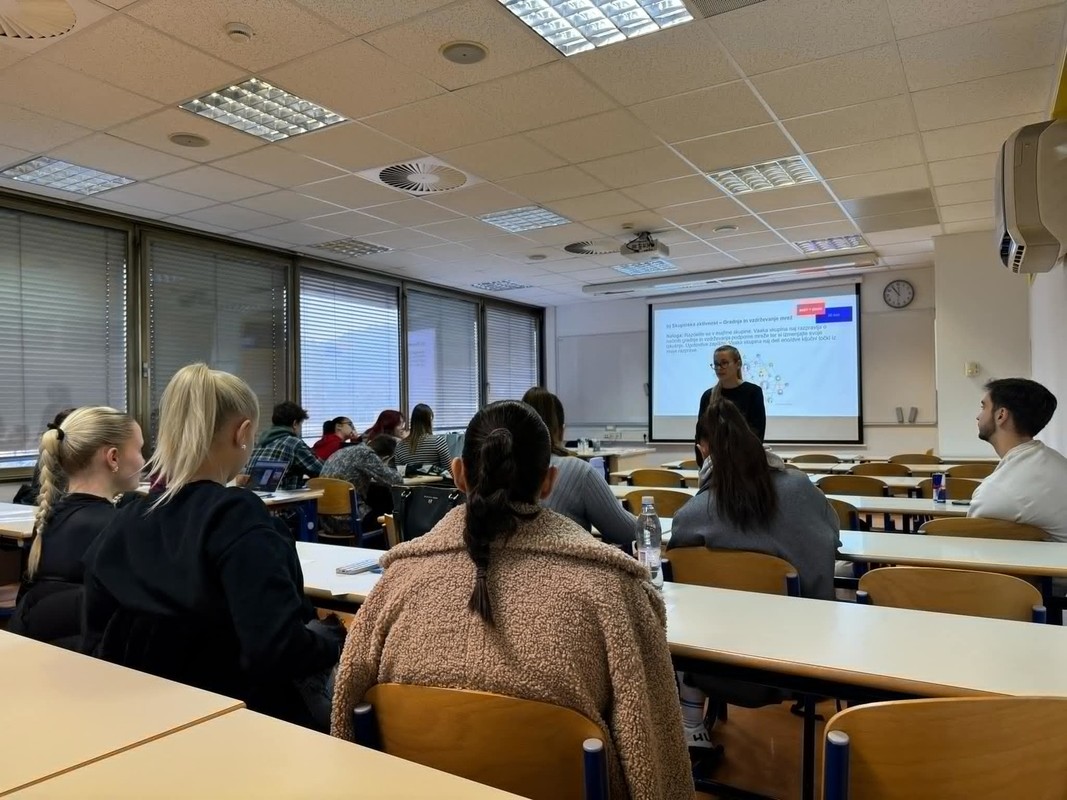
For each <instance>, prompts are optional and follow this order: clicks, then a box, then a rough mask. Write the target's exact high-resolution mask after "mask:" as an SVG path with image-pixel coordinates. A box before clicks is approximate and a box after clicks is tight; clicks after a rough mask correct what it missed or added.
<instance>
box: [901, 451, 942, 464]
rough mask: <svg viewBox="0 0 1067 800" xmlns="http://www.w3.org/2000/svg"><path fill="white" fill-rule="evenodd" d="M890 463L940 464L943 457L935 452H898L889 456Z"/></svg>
mask: <svg viewBox="0 0 1067 800" xmlns="http://www.w3.org/2000/svg"><path fill="white" fill-rule="evenodd" d="M889 463H890V464H940V463H941V458H940V457H939V456H935V455H934V454H933V453H898V454H897V455H895V456H890V457H889Z"/></svg>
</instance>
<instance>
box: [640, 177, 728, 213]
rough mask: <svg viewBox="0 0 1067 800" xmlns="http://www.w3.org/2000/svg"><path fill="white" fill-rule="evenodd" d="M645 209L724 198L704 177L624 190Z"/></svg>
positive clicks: (648, 184)
mask: <svg viewBox="0 0 1067 800" xmlns="http://www.w3.org/2000/svg"><path fill="white" fill-rule="evenodd" d="M622 192H623V194H625V195H628V196H630V197H632V198H633V199H634V200H636V201H637V202H638V203H640V204H641V205H643V206H644V207H645V208H660V207H661V206H670V205H675V204H677V203H692V202H695V201H697V200H707V199H709V198H712V197H722V196H723V193H722V192H721V191H719V190H718V189H717V188H716V186H715V184H713V183H712V182H711V181H709V180H708V179H707V178H705V177H704V176H703V175H690V176H689V177H687V178H674V179H673V180H669V181H656V182H655V183H645V184H642V185H640V186H631V187H629V188H628V189H623V190H622Z"/></svg>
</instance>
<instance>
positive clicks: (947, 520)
mask: <svg viewBox="0 0 1067 800" xmlns="http://www.w3.org/2000/svg"><path fill="white" fill-rule="evenodd" d="M919 533H926V534H929V535H930V536H966V537H970V538H972V539H1011V540H1014V541H1017V542H1047V541H1049V540H1050V539H1052V537H1051V536H1049V535H1048V534H1047V533H1046V532H1045V531H1043V530H1041V528H1037V527H1034V526H1033V525H1023V524H1022V523H1020V522H1009V521H1008V520H1005V519H980V518H978V517H943V518H940V519H932V520H930V521H929V522H925V523H923V526H922V527H921V528H919Z"/></svg>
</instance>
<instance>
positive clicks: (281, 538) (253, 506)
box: [83, 364, 343, 729]
mask: <svg viewBox="0 0 1067 800" xmlns="http://www.w3.org/2000/svg"><path fill="white" fill-rule="evenodd" d="M258 416H259V407H258V403H257V401H256V396H255V394H253V393H252V390H251V389H250V388H249V387H248V384H246V383H245V382H244V381H242V380H241V379H240V378H236V377H234V376H233V375H230V374H228V373H225V372H218V371H214V370H211V369H209V368H208V367H207V366H206V365H204V364H192V365H189V366H186V367H183V368H182V369H180V370H178V372H177V373H176V374H175V376H174V377H173V378H172V379H171V381H170V384H169V385H168V386H167V388H166V390H165V391H164V393H163V399H162V404H161V408H160V421H159V434H158V441H157V445H156V451H155V454H154V455H153V456H152V460H151V465H152V468H153V469H154V470H155V471H158V473H159V474H160V475H161V476H162V478H163V480H164V482H165V484H166V487H167V488H166V490H165V491H163V492H162V493H157V494H151V495H149V496H148V497H145V498H142V499H140V500H138V501H136V502H134V503H131V504H129V505H127V506H126V507H125V508H122V509H120V510H119V511H118V512H117V514H116V515H115V517H114V519H113V521H112V523H111V525H110V526H109V527H108V528H107V530H105V531H104V532H103V533H102V534H101V535H100V536H99V537H98V538H97V540H96V542H95V543H94V544H93V546H92V547H91V548H90V549H89V552H88V553H86V555H85V640H84V645H83V649H84V650H85V652H87V653H90V654H92V655H95V656H97V657H98V658H102V659H105V660H107V661H112V662H114V663H116V664H121V665H123V666H127V667H131V668H133V669H139V670H142V671H144V672H150V673H152V674H154V675H158V676H160V677H163V678H168V679H170V680H175V681H179V682H181V683H186V684H189V685H191V686H197V687H200V688H202V689H206V690H208V691H212V692H218V693H220V694H224V695H228V696H230V697H235V698H238V699H240V700H243V701H244V702H245V703H246V704H247V705H248V707H249V708H251V709H252V710H254V711H260V712H262V713H264V714H270V715H271V716H276V717H279V718H281V719H285V720H288V721H290V722H295V723H297V724H302V725H307V726H308V727H318V728H320V729H321V728H322V727H323V723H324V720H323V719H322V718H321V717H319V718H316V711H317V712H318V714H320V715H322V712H323V711H324V710H325V708H324V706H326V705H328V699H327V698H328V696H327V694H326V691H325V686H326V677H327V674H328V671H329V670H330V668H331V667H332V666H333V665H334V664H335V663H336V662H337V658H338V655H339V651H340V645H341V635H343V634H342V633H341V632H340V631H337V630H334V626H327V625H321V624H316V623H317V620H316V621H314V622H313V621H312V620H313V619H314V610H313V609H312V608H311V606H310V605H309V604H308V603H307V602H306V600H305V599H304V586H303V575H302V573H301V570H300V561H299V559H298V558H297V554H296V548H295V546H294V544H293V542H292V540H291V539H289V537H288V536H287V535H285V534H284V533H283V532H282V531H280V530H279V529H278V528H277V527H276V526H275V523H274V521H273V519H272V518H271V516H270V514H268V513H267V507H266V506H265V505H264V504H263V501H262V500H260V499H259V498H258V497H256V496H255V495H254V494H252V493H251V492H249V491H247V490H245V489H240V488H237V487H227V486H226V484H227V483H228V482H229V481H230V480H232V479H233V478H234V476H236V475H237V474H238V473H239V472H240V471H241V469H242V468H243V467H244V466H245V462H246V461H247V459H248V453H249V451H250V450H251V446H252V442H253V440H254V437H255V431H256V421H257V417H258ZM336 627H338V628H339V626H336ZM325 716H328V714H326V715H325Z"/></svg>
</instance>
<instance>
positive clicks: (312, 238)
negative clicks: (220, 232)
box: [253, 222, 337, 244]
mask: <svg viewBox="0 0 1067 800" xmlns="http://www.w3.org/2000/svg"><path fill="white" fill-rule="evenodd" d="M253 233H256V234H258V235H260V236H263V237H266V238H268V239H274V240H275V241H278V242H284V243H285V244H321V243H322V242H329V241H331V240H332V239H336V238H337V235H336V234H335V233H333V232H332V231H324V230H322V229H321V228H313V227H311V226H310V225H305V224H304V223H302V222H285V223H283V224H281V225H271V226H269V227H266V228H257V229H256V230H255V231H253Z"/></svg>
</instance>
